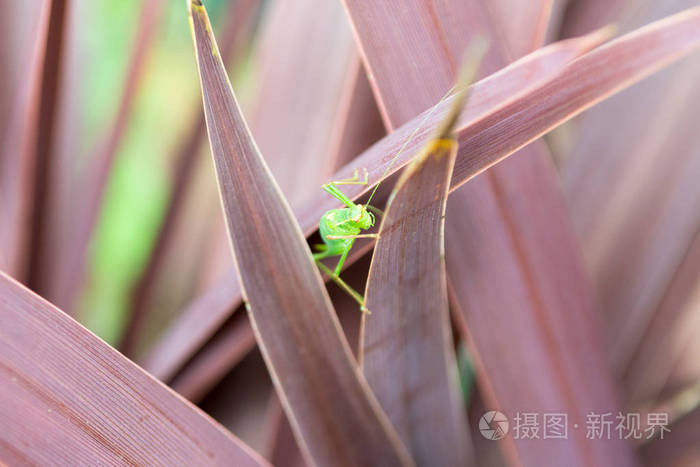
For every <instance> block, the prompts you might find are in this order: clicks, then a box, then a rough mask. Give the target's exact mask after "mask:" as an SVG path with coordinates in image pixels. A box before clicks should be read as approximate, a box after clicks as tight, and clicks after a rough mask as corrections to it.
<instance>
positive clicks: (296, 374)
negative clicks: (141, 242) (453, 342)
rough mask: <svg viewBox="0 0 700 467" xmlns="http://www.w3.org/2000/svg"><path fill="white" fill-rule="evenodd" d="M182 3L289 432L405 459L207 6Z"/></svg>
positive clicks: (318, 458) (314, 448)
mask: <svg viewBox="0 0 700 467" xmlns="http://www.w3.org/2000/svg"><path fill="white" fill-rule="evenodd" d="M189 8H190V18H191V25H192V29H193V31H192V32H193V38H194V44H195V51H196V56H197V62H198V66H199V74H200V80H201V82H202V96H203V101H204V111H205V115H206V120H207V129H208V133H209V141H210V145H211V148H212V153H213V158H214V163H215V166H216V173H217V179H218V182H219V189H220V194H221V198H222V202H223V209H224V213H225V216H226V220H227V226H228V229H229V235H230V238H231V243H232V246H233V251H234V258H235V261H236V267H237V268H238V271H239V277H240V279H241V285H242V288H243V290H244V295H245V297H246V299H247V302H248V309H249V315H250V318H251V322H252V324H253V329H254V331H255V334H256V339H257V341H258V344H259V345H260V348H261V350H262V353H263V356H264V358H265V361H266V364H267V366H268V369H269V370H270V373H271V375H272V379H273V382H274V383H275V387H276V388H277V392H278V394H279V395H280V398H281V399H282V403H283V406H284V408H285V412H286V413H287V415H288V416H289V418H290V422H291V424H292V428H293V430H294V432H295V435H296V437H297V440H298V441H299V443H300V445H301V447H302V450H303V451H304V454H305V456H306V458H307V459H308V460H309V461H310V462H312V463H316V464H318V465H324V466H325V465H361V464H381V465H410V464H411V460H410V458H409V457H408V455H407V453H406V450H405V448H404V447H403V446H402V445H401V443H400V441H399V440H398V437H397V435H396V433H395V432H394V430H393V428H392V427H391V426H390V425H389V423H388V421H387V420H386V417H385V415H384V414H383V413H382V412H381V409H380V408H379V405H378V404H377V402H376V400H375V399H374V396H373V395H372V394H371V392H370V391H369V388H368V387H367V384H366V382H365V381H364V379H363V378H362V377H361V375H360V374H359V371H358V368H357V366H356V364H355V361H354V359H353V357H352V354H351V353H350V349H349V347H348V344H347V341H346V340H345V338H344V336H343V335H342V331H341V329H340V324H339V323H338V320H337V317H336V316H335V314H334V312H333V309H332V306H331V303H330V300H329V298H328V294H327V292H326V290H325V287H324V286H323V282H321V278H320V276H319V274H318V271H317V269H316V266H315V265H314V262H313V259H312V257H311V252H310V251H309V249H308V246H307V245H306V241H305V240H304V237H303V235H302V233H301V229H300V228H299V225H298V224H297V223H296V221H295V219H294V216H293V215H292V212H291V209H290V208H289V206H288V204H287V202H286V200H285V199H284V197H283V196H282V193H281V191H280V189H279V187H278V186H277V184H276V183H275V181H274V179H273V177H272V175H271V173H270V171H269V169H268V168H267V166H266V164H265V162H264V160H263V159H262V157H261V155H260V153H259V151H258V149H257V147H256V145H255V142H254V141H253V139H252V137H251V135H250V132H249V131H248V129H247V127H246V124H245V122H244V120H243V117H242V115H241V113H240V110H239V108H238V104H237V102H236V100H235V97H234V95H233V90H232V89H231V85H230V83H229V81H228V77H227V76H226V71H225V69H224V66H223V63H222V61H221V58H220V56H219V52H218V48H217V46H216V43H215V41H214V38H213V36H212V33H211V27H210V25H209V20H208V17H207V14H206V11H205V9H204V7H203V6H202V4H201V2H200V1H198V0H192V1H191V2H190V3H189ZM339 421H342V423H339Z"/></svg>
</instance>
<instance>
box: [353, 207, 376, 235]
mask: <svg viewBox="0 0 700 467" xmlns="http://www.w3.org/2000/svg"><path fill="white" fill-rule="evenodd" d="M350 218H351V219H352V221H353V222H355V223H356V224H357V226H358V227H359V228H361V229H362V230H367V229H369V228H370V227H372V226H373V225H374V215H373V214H372V213H371V212H369V211H367V208H366V207H365V206H364V205H362V204H356V205H355V206H354V207H352V208H350Z"/></svg>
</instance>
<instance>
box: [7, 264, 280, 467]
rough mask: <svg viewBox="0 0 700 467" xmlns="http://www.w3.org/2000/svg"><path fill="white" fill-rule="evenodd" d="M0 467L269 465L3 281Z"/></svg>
mask: <svg viewBox="0 0 700 467" xmlns="http://www.w3.org/2000/svg"><path fill="white" fill-rule="evenodd" d="M0 322H2V323H3V325H2V327H0V393H2V394H3V397H4V398H6V400H7V401H12V403H3V404H0V420H2V424H3V428H2V430H0V458H2V460H3V461H5V462H9V463H10V464H26V463H30V464H39V465H48V464H56V463H59V464H65V465H99V464H103V465H111V464H121V463H125V462H126V463H128V464H131V465H209V464H218V465H223V464H230V463H234V464H235V465H245V466H256V465H267V462H265V461H264V460H263V459H262V458H261V457H260V456H258V455H257V454H256V453H255V452H253V451H252V450H250V448H248V447H247V446H245V445H244V444H243V443H242V442H241V441H239V440H238V439H236V438H235V437H233V436H232V435H231V434H230V433H228V432H227V431H226V430H224V429H223V428H222V427H220V426H219V425H218V424H217V423H215V422H214V421H212V420H211V419H210V418H209V417H207V416H206V415H204V414H203V413H202V412H201V411H200V410H199V409H197V408H195V407H193V406H192V405H190V404H189V403H188V402H186V401H184V400H183V399H182V398H181V397H179V396H177V395H176V394H175V393H174V392H173V391H171V390H170V389H168V388H166V387H165V386H164V385H162V384H161V383H159V382H158V381H156V380H155V379H153V377H151V376H150V375H148V374H147V373H146V372H144V371H143V370H141V369H140V368H139V367H137V366H136V365H135V364H133V363H132V362H131V361H129V360H127V359H126V358H124V357H123V356H122V355H121V354H119V353H118V352H117V351H115V350H114V349H112V348H111V347H109V346H108V345H107V344H105V343H104V342H102V341H101V340H100V339H98V338H97V337H95V336H94V335H93V334H92V333H90V332H89V331H87V330H86V329H85V328H83V327H82V326H80V325H79V324H78V323H76V322H75V321H73V319H71V318H70V317H68V316H67V315H66V314H64V313H63V312H61V311H60V310H59V309H57V308H56V307H54V306H53V305H51V304H50V303H48V302H47V301H45V300H43V299H42V298H41V297H39V296H38V295H35V294H34V293H33V292H31V291H29V290H28V289H26V288H24V287H23V286H21V285H20V284H19V283H17V282H16V281H14V280H13V279H11V278H9V277H8V276H6V275H5V274H4V273H0Z"/></svg>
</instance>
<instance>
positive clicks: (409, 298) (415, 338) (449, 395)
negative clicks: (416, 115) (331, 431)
mask: <svg viewBox="0 0 700 467" xmlns="http://www.w3.org/2000/svg"><path fill="white" fill-rule="evenodd" d="M443 138H444V139H443ZM443 138H441V139H435V140H433V141H431V142H430V143H429V144H428V145H427V146H426V148H425V149H424V150H423V153H421V154H420V155H419V156H417V158H416V159H415V161H414V162H413V163H412V164H411V165H409V166H408V167H407V168H406V170H405V172H404V173H403V174H402V175H401V178H400V179H399V181H398V182H397V184H396V187H395V189H394V192H393V193H392V197H391V201H390V204H389V207H388V208H387V210H386V214H385V215H384V218H383V219H382V224H381V228H380V230H379V235H380V237H379V240H378V241H377V244H376V246H375V249H374V256H373V257H372V265H371V267H370V273H369V277H368V279H367V291H366V295H365V299H366V300H367V307H368V309H369V310H371V312H372V313H371V314H370V315H367V316H365V318H364V328H363V340H362V343H361V344H362V352H363V354H362V359H361V363H362V371H363V372H364V374H365V376H366V377H367V381H368V382H369V384H370V387H371V388H372V390H373V391H374V394H375V395H376V396H377V399H378V400H379V403H380V404H381V405H382V407H383V408H384V410H385V411H386V413H387V415H388V417H389V419H390V420H391V421H392V423H393V424H394V426H395V427H396V429H397V431H398V432H399V436H401V438H402V439H403V440H404V443H405V444H406V446H407V447H408V449H409V450H410V451H411V453H412V454H413V457H414V459H415V460H416V463H417V464H418V465H435V466H438V465H445V466H449V465H454V466H457V465H466V464H469V463H472V462H473V460H472V459H471V453H470V448H469V446H468V445H467V440H468V435H467V431H466V421H465V417H464V415H465V413H466V411H465V408H464V406H463V403H462V400H461V398H460V395H459V393H458V391H457V388H458V382H457V379H456V369H457V366H456V362H455V355H454V351H453V349H452V332H451V330H450V321H449V320H450V318H449V312H448V304H447V285H446V278H445V258H444V235H443V234H444V214H445V204H446V202H447V193H448V189H449V183H450V177H451V175H452V168H453V167H454V161H455V157H456V153H457V142H456V141H454V140H453V139H449V135H445V136H444V137H443Z"/></svg>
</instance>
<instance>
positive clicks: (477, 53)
mask: <svg viewBox="0 0 700 467" xmlns="http://www.w3.org/2000/svg"><path fill="white" fill-rule="evenodd" d="M487 49H488V41H487V40H486V38H485V37H483V36H477V37H476V38H474V39H473V40H472V41H471V43H470V44H469V47H467V51H466V52H465V53H464V58H463V60H462V67H461V68H460V70H459V75H458V76H457V82H456V83H455V86H454V88H453V90H454V91H455V92H456V94H457V95H456V97H455V101H454V103H453V104H452V107H451V108H450V111H449V113H448V114H447V116H446V117H445V121H444V122H443V124H442V125H441V126H440V127H439V129H438V131H437V133H436V135H435V139H449V138H450V137H451V134H452V131H453V130H454V127H455V125H456V124H457V120H458V119H459V115H460V114H461V113H462V107H464V102H465V101H466V99H467V95H468V94H469V85H470V84H471V83H472V81H474V77H475V76H476V74H477V72H478V71H479V66H480V65H481V60H482V59H483V58H484V55H485V54H486V50H487Z"/></svg>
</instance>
